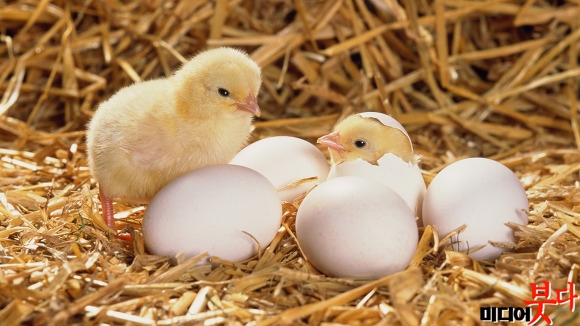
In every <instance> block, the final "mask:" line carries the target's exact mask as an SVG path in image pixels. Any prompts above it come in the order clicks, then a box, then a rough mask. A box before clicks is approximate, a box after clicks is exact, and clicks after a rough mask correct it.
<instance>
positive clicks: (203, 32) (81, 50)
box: [0, 0, 580, 325]
mask: <svg viewBox="0 0 580 326" xmlns="http://www.w3.org/2000/svg"><path fill="white" fill-rule="evenodd" d="M0 3H1V4H2V5H1V6H0V89H1V91H2V93H3V95H2V98H1V102H0V113H1V115H0V129H1V132H0V141H1V144H0V147H1V148H0V157H1V169H0V186H1V190H2V192H1V193H0V253H1V256H0V257H1V260H0V324H2V325H10V324H18V323H24V324H35V325H42V324H55V325H57V324H63V323H66V324H85V323H88V324H93V323H94V324H99V323H107V324H128V325H150V324H160V325H168V324H198V323H202V322H203V323H204V324H208V325H210V324H228V325H239V324H252V325H253V324H258V325H269V324H325V325H338V324H360V325H398V324H400V325H419V324H421V325H434V324H445V325H477V324H480V321H479V307H480V306H523V302H522V300H523V299H530V285H529V283H530V282H535V283H540V282H542V281H544V280H548V281H551V282H552V287H553V289H562V288H565V286H566V282H567V281H570V282H574V283H576V284H578V270H579V263H580V249H579V248H580V246H579V243H580V239H579V238H580V226H579V225H578V224H579V216H580V206H579V201H580V196H579V194H578V182H579V179H580V177H579V172H578V171H579V170H580V152H579V151H578V146H579V144H580V131H579V127H578V118H577V114H578V108H579V107H580V106H579V105H578V103H577V102H578V101H577V98H578V95H579V91H578V80H579V78H578V76H579V75H580V67H578V47H579V38H580V28H579V24H580V21H579V19H578V17H579V16H580V2H578V1H577V0H568V1H555V0H554V1H544V0H526V1H510V0H482V1H472V0H464V1H457V0H453V1H451V0H442V1H430V0H424V1H416V2H413V1H410V0H402V1H401V2H400V4H399V3H397V2H396V1H390V0H384V1H382V2H381V1H380V0H373V1H366V2H365V1H362V0H343V1H334V0H328V1H306V0H296V1H289V0H287V1H286V0H277V1H245V2H242V1H239V0H231V1H227V0H217V1H215V2H212V3H206V2H202V1H187V0H173V1H162V0H157V1H155V0H151V1H123V2H118V1H109V0H103V1H63V0H60V1H59V0H57V1H52V2H51V1H46V0H40V1H34V0H21V1H11V2H10V3H6V2H0ZM221 45H227V46H237V47H241V48H244V49H246V50H248V51H249V52H250V53H251V54H252V57H253V58H254V59H255V60H256V61H257V62H258V63H259V64H260V65H261V66H262V67H263V71H264V87H263V91H262V93H261V96H260V98H259V101H260V104H261V107H262V110H263V116H262V118H261V119H260V120H259V121H257V122H256V129H255V131H254V135H255V139H258V138H262V137H268V136H272V135H291V136H297V137H302V138H305V139H308V140H313V139H315V138H316V137H318V136H320V135H322V134H324V133H326V132H328V131H329V130H330V129H331V128H332V126H333V125H334V124H335V123H336V121H338V120H339V119H340V118H341V117H344V116H345V115H348V114H351V113H353V112H360V111H367V110H375V111H381V112H386V113H389V114H391V115H393V116H395V117H396V118H397V119H399V121H401V122H402V123H403V124H404V125H405V126H406V127H407V129H408V130H409V131H410V134H411V136H412V139H413V141H414V143H415V146H416V148H417V149H418V151H419V152H420V153H421V154H422V155H423V162H422V169H423V170H424V176H425V179H426V180H427V182H429V181H430V180H431V179H432V177H433V176H434V175H435V174H436V173H437V172H438V171H440V170H441V169H442V168H443V167H445V166H446V165H447V164H449V163H450V162H453V161H455V160H457V159H459V158H463V157H471V156H485V157H490V158H493V159H496V160H499V161H500V162H502V163H503V164H505V165H507V166H508V167H509V168H511V169H512V170H513V171H514V172H515V173H516V174H517V175H518V177H519V178H520V180H521V181H522V183H523V184H524V186H525V188H526V190H527V194H528V197H529V199H530V214H529V215H530V218H529V224H528V225H527V226H517V225H513V226H512V227H513V228H514V230H515V232H516V235H517V236H519V237H520V240H519V241H518V243H517V244H509V243H508V244H498V245H502V246H507V247H509V248H511V249H512V250H513V252H512V253H508V254H505V255H503V256H502V257H501V258H500V259H498V260H497V261H495V262H493V263H486V262H478V261H472V260H470V259H469V258H468V257H467V256H465V255H462V254H458V253H453V252H450V251H446V250H445V249H446V246H445V245H442V243H443V242H442V241H441V240H440V238H442V237H444V236H445V235H439V236H437V235H436V234H434V233H433V229H431V228H429V227H428V228H426V229H424V230H421V240H420V244H419V248H418V250H417V252H416V255H415V259H414V260H413V261H412V263H411V266H410V267H409V268H408V269H407V270H406V271H403V272H401V273H398V274H395V275H392V276H388V277H385V278H382V279H379V280H375V281H355V280H349V279H335V278H329V277H326V276H324V275H321V274H319V273H318V272H316V271H315V270H314V269H313V268H312V267H311V265H309V264H308V262H306V261H305V259H304V258H303V257H302V256H301V255H300V253H299V251H298V250H297V245H296V242H295V240H294V238H293V237H292V235H293V230H294V218H295V212H296V205H297V204H296V205H294V204H291V203H285V204H284V217H283V228H282V229H281V231H280V232H279V233H278V235H277V236H276V238H275V239H274V241H273V243H272V244H271V245H270V246H269V247H268V248H265V249H264V250H263V252H262V253H261V255H260V256H259V257H255V258H253V259H251V260H249V261H246V262H242V263H236V264H234V263H230V262H226V261H220V260H219V259H214V260H213V261H214V262H215V266H214V268H209V267H208V266H199V267H195V266H194V265H195V261H196V260H195V259H193V260H189V261H182V259H179V258H177V261H179V262H180V263H179V264H177V265H175V264H174V261H172V260H169V259H168V258H165V257H157V256H152V255H148V254H147V253H146V250H145V249H144V246H143V239H142V237H141V236H140V233H139V221H140V218H141V216H142V213H143V211H144V207H128V206H124V205H123V204H122V203H117V204H116V211H117V212H119V213H118V214H117V216H118V217H125V218H123V221H125V224H126V225H127V226H128V228H129V229H130V230H131V232H133V234H134V239H135V241H134V244H126V243H122V242H120V241H118V240H116V239H114V238H111V237H110V235H109V234H107V232H106V231H103V230H104V227H103V225H102V223H99V221H100V217H99V213H98V206H97V203H96V202H95V201H94V200H96V197H97V196H96V190H95V189H96V185H95V183H94V180H92V179H91V177H90V174H89V172H88V169H87V163H86V157H85V154H84V150H85V144H84V140H83V136H84V131H83V129H84V125H85V124H86V122H87V121H88V119H90V117H91V114H92V112H93V110H94V108H95V106H96V104H97V103H98V102H99V101H101V100H103V99H105V98H107V97H108V96H110V95H111V94H112V92H114V91H115V90H116V89H118V88H119V87H121V86H123V85H126V84H128V83H131V82H133V81H138V80H142V79H150V78H154V77H156V76H160V75H163V74H168V73H170V72H171V70H172V69H174V67H176V66H177V65H178V64H179V63H180V62H181V61H183V60H185V58H187V57H189V56H191V55H192V54H194V53H195V52H196V51H198V50H199V49H202V48H206V47H213V46H221ZM474 173H477V172H476V171H474ZM546 313H547V314H549V315H550V316H552V317H553V319H554V321H555V323H556V324H565V323H568V324H570V323H573V321H572V320H573V319H574V318H575V317H576V314H575V313H571V312H570V311H569V309H568V308H567V307H566V306H547V307H546Z"/></svg>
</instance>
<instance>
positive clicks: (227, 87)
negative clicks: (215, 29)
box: [87, 48, 261, 230]
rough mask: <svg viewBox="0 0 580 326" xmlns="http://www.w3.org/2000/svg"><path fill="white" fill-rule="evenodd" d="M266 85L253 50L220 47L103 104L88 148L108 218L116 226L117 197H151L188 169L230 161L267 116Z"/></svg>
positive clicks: (93, 122)
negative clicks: (262, 103)
mask: <svg viewBox="0 0 580 326" xmlns="http://www.w3.org/2000/svg"><path fill="white" fill-rule="evenodd" d="M260 85H261V71H260V68H259V67H258V65H257V64H256V63H255V62H254V61H253V60H251V59H250V57H249V56H248V55H247V54H246V53H244V52H242V51H239V50H236V49H232V48H217V49H212V50H207V51H204V52H201V53H199V54H198V55H196V56H195V57H193V58H192V59H191V60H190V61H188V62H187V63H185V64H184V65H183V66H182V67H181V68H180V69H179V70H177V71H176V72H175V73H174V74H173V75H172V76H169V77H167V78H161V79H156V80H150V81H145V82H140V83H136V84H133V85H131V86H128V87H125V88H122V89H121V90H119V91H118V92H117V93H116V94H115V95H114V96H112V97H111V98H110V99H109V100H107V101H105V102H103V103H102V104H100V106H99V107H98V109H97V111H96V112H95V115H94V117H93V119H92V120H91V122H90V124H89V126H88V131H87V148H88V150H87V152H88V160H89V167H90V170H91V173H92V175H93V177H94V178H95V180H96V181H97V182H98V183H99V194H100V198H101V204H102V210H103V219H104V220H105V222H106V224H107V225H108V226H109V227H110V228H111V229H113V230H116V227H115V221H114V217H113V204H112V200H113V198H119V199H124V200H128V201H131V202H140V203H143V202H147V201H149V200H150V199H152V197H153V196H154V195H155V194H156V193H157V192H158V191H159V190H160V189H161V188H163V187H164V186H165V185H167V184H168V183H169V182H171V181H172V180H174V179H175V178H177V177H179V176H181V175H182V174H185V173H187V172H189V171H192V170H195V169H198V168H201V167H204V166H208V165H213V164H222V163H228V162H229V161H230V160H231V159H232V158H233V157H234V155H235V154H236V153H237V152H238V151H239V150H240V149H241V148H242V147H243V146H244V145H245V144H246V142H247V140H248V137H249V135H250V132H251V123H252V119H253V116H260V108H259V106H258V104H257V100H256V96H257V95H258V91H259V89H260Z"/></svg>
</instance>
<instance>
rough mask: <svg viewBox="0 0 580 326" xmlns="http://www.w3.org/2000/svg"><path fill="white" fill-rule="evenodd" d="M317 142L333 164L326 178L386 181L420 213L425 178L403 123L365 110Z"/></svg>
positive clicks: (341, 123)
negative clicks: (324, 148)
mask: <svg viewBox="0 0 580 326" xmlns="http://www.w3.org/2000/svg"><path fill="white" fill-rule="evenodd" d="M318 143H320V144H321V145H323V146H326V147H328V149H329V153H330V159H331V163H332V167H331V169H330V172H329V175H328V179H331V178H335V177H340V176H347V175H351V176H360V177H363V178H368V179H371V180H375V181H378V182H380V183H383V184H385V185H386V186H388V187H389V188H391V189H392V190H394V191H395V192H396V193H398V194H399V195H400V196H401V197H402V198H403V199H404V200H405V202H407V205H408V206H409V207H410V208H411V210H412V211H414V212H415V214H416V215H417V216H418V217H419V220H418V223H419V225H421V224H422V222H421V219H420V216H421V211H420V209H421V205H422V200H423V195H424V193H425V188H426V187H425V181H424V180H423V176H422V175H421V170H420V169H419V167H418V165H417V163H418V162H419V156H418V155H416V154H415V153H414V152H413V144H412V143H411V139H410V138H409V135H408V134H407V131H406V130H405V129H404V127H403V126H402V125H401V124H400V123H399V122H398V121H397V120H395V119H393V118H392V117H390V116H388V115H386V114H382V113H377V112H364V113H359V114H355V115H351V116H349V117H347V118H346V119H344V120H343V121H341V122H340V123H339V124H338V125H336V127H335V128H334V130H333V132H332V133H330V134H328V135H326V136H322V137H320V138H319V139H318Z"/></svg>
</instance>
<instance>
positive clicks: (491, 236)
mask: <svg viewBox="0 0 580 326" xmlns="http://www.w3.org/2000/svg"><path fill="white" fill-rule="evenodd" d="M527 210H528V198H527V196H526V192H525V190H524V188H523V187H522V184H521V183H520V181H519V179H518V178H517V176H516V175H515V174H513V172H512V171H510V169H508V168H507V167H505V166H504V165H502V164H501V163H499V162H496V161H493V160H490V159H486V158H468V159H463V160H460V161H457V162H454V163H452V164H450V165H449V166H447V167H445V168H444V169H443V170H441V171H440V172H439V173H438V174H437V175H436V176H435V178H434V179H433V181H432V182H431V184H430V185H429V187H428V188H427V192H426V193H425V198H424V201H423V222H424V223H425V224H426V225H428V224H430V225H433V226H434V227H435V228H436V229H437V231H438V232H439V234H440V235H441V236H445V235H447V234H449V233H450V232H451V231H453V230H455V229H457V228H459V227H460V226H462V225H463V224H465V225H467V229H465V231H463V232H460V233H459V235H458V236H455V237H453V239H452V242H453V248H454V250H457V251H464V252H468V251H469V250H474V249H476V248H478V247H481V246H484V247H483V248H482V249H481V250H478V251H475V252H473V253H469V255H470V256H471V257H472V258H474V259H480V260H491V259H495V258H497V257H499V256H500V254H501V253H502V252H503V250H502V249H501V248H499V247H495V246H493V245H491V244H489V241H494V242H513V241H515V237H514V234H513V230H512V229H511V228H510V227H508V226H506V225H505V224H506V223H507V222H514V223H518V224H524V225H525V224H527V222H528V216H527V214H526V212H527Z"/></svg>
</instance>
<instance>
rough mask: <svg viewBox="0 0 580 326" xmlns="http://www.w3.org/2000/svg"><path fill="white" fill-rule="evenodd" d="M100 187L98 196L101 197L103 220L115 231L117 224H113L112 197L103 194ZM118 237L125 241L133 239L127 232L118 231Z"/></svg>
mask: <svg viewBox="0 0 580 326" xmlns="http://www.w3.org/2000/svg"><path fill="white" fill-rule="evenodd" d="M101 189H102V188H101V187H99V198H100V199H101V207H102V211H103V213H102V215H103V220H104V221H105V223H106V224H107V226H108V227H109V228H111V229H112V230H113V231H115V233H117V226H116V225H115V213H114V212H113V199H112V198H111V197H108V196H106V195H105V194H103V191H102V190H101ZM116 237H117V238H118V239H121V240H125V241H133V237H131V235H130V234H129V233H118V234H117V235H116Z"/></svg>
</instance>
